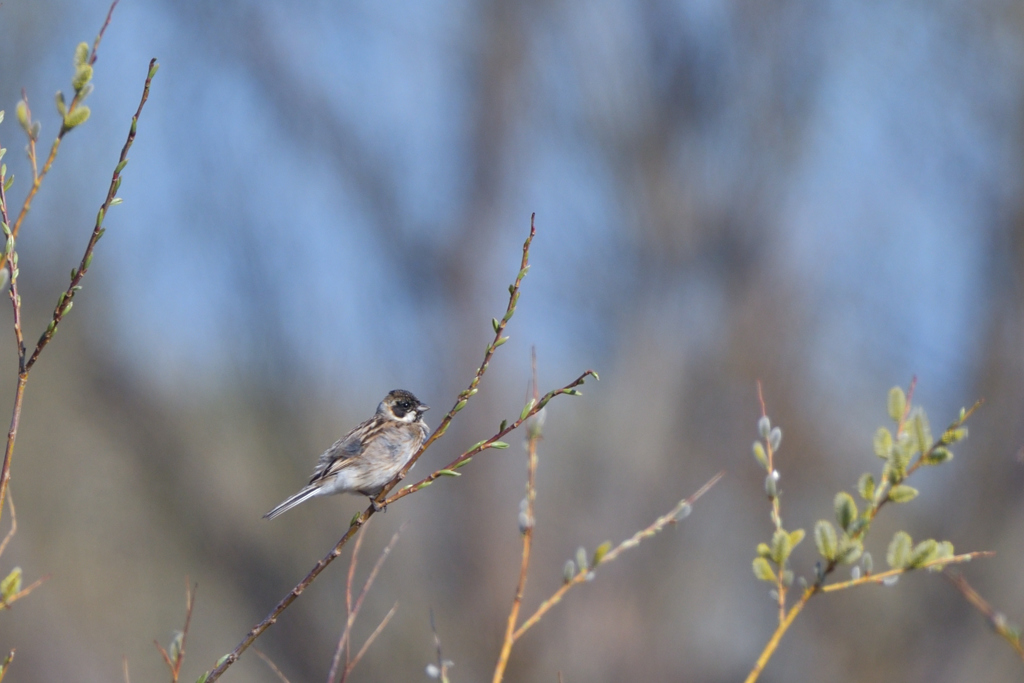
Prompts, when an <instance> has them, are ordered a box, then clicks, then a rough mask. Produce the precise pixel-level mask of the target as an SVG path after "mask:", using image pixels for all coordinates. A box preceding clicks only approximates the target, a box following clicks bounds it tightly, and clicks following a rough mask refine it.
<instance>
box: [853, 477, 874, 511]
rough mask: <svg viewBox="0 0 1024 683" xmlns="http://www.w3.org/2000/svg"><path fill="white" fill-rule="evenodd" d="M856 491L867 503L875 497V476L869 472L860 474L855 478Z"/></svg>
mask: <svg viewBox="0 0 1024 683" xmlns="http://www.w3.org/2000/svg"><path fill="white" fill-rule="evenodd" d="M857 493H859V494H860V497H861V498H863V499H864V500H866V501H868V502H869V503H870V502H871V501H873V500H874V499H875V477H874V475H873V474H871V473H870V472H865V473H864V474H862V475H860V479H858V480H857Z"/></svg>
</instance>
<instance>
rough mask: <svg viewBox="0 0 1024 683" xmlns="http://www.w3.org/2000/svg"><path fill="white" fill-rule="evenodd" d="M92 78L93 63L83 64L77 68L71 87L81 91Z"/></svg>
mask: <svg viewBox="0 0 1024 683" xmlns="http://www.w3.org/2000/svg"><path fill="white" fill-rule="evenodd" d="M91 80H92V65H90V64H82V65H81V66H79V67H78V68H77V69H76V70H75V77H74V78H72V79H71V87H72V88H74V89H75V91H76V92H77V91H80V90H81V89H82V88H84V87H85V86H86V84H88V83H89V81H91Z"/></svg>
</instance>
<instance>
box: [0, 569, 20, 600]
mask: <svg viewBox="0 0 1024 683" xmlns="http://www.w3.org/2000/svg"><path fill="white" fill-rule="evenodd" d="M20 590H21V567H15V568H14V569H12V570H11V573H10V574H8V575H7V576H6V577H5V578H4V579H3V580H2V581H0V596H2V597H3V600H4V602H7V601H9V600H10V599H11V598H12V597H14V595H15V594H16V593H17V592H18V591H20Z"/></svg>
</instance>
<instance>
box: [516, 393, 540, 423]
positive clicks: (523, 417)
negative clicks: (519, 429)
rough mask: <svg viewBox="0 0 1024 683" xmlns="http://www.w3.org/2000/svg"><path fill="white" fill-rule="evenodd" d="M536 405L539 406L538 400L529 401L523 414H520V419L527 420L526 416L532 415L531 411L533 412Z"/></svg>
mask: <svg viewBox="0 0 1024 683" xmlns="http://www.w3.org/2000/svg"><path fill="white" fill-rule="evenodd" d="M535 405H537V401H536V399H532V398H531V399H530V400H529V401H527V402H526V405H525V406H523V410H522V412H520V413H519V419H520V420H525V419H526V416H527V415H529V414H530V411H531V410H533V406H535Z"/></svg>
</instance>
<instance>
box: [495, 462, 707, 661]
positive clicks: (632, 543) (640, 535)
mask: <svg viewBox="0 0 1024 683" xmlns="http://www.w3.org/2000/svg"><path fill="white" fill-rule="evenodd" d="M724 476H725V472H719V473H718V474H716V475H715V476H713V477H712V478H711V479H710V480H708V482H707V483H706V484H704V485H703V486H701V487H700V488H699V489H697V491H696V492H695V493H694V494H693V495H691V496H690V497H689V498H686V499H685V500H681V501H679V503H678V504H677V505H676V506H675V507H674V508H672V509H671V510H669V511H668V512H667V513H666V514H664V515H662V516H661V517H658V518H657V519H656V520H654V522H653V523H652V524H651V525H650V526H648V527H647V528H645V529H642V530H640V531H638V532H636V533H635V534H633V535H632V536H631V537H629V538H627V539H626V540H625V541H623V542H622V543H620V544H619V545H617V546H615V547H614V548H612V549H611V550H609V551H608V553H607V554H606V555H605V556H604V558H603V559H602V560H601V564H605V563H608V562H611V561H612V560H614V559H615V558H617V557H618V556H619V555H621V554H622V553H624V552H625V551H627V550H629V549H630V548H635V547H637V546H638V545H640V541H642V540H644V539H645V538H650V537H651V536H654V535H655V534H657V533H658V532H659V531H661V530H662V529H664V528H665V527H666V526H668V525H670V524H675V523H676V522H677V521H678V519H679V518H680V517H683V516H685V515H686V511H688V510H689V509H690V508H691V507H692V506H693V504H694V503H695V502H696V501H697V499H698V498H700V497H701V496H703V495H704V494H705V493H707V491H708V489H710V488H711V487H712V486H714V485H715V484H717V483H718V480H719V479H721V478H722V477H724ZM595 568H596V567H589V568H588V567H580V570H579V572H578V573H577V574H576V575H575V576H573V577H572V578H571V579H569V580H568V581H566V582H565V583H564V584H562V586H561V588H559V589H558V590H557V591H555V592H554V593H553V594H552V595H551V597H549V598H548V599H547V600H545V601H544V602H542V603H541V604H540V607H538V608H537V611H536V612H534V613H533V615H532V616H530V618H529V619H527V620H526V621H524V622H523V624H522V626H520V627H519V628H518V629H516V631H515V633H513V634H512V640H513V641H516V640H519V639H520V638H522V636H523V634H524V633H526V632H527V631H529V630H530V628H532V627H533V626H534V625H536V624H537V622H538V621H540V620H541V619H542V618H543V617H544V615H545V614H547V613H548V611H549V610H550V609H551V608H552V607H554V606H555V605H557V604H558V603H559V602H561V601H562V598H563V597H565V594H566V593H568V592H569V590H571V589H572V588H573V587H575V586H578V585H580V584H581V583H584V582H586V581H587V578H588V577H589V575H590V573H591V572H592V571H593V570H594V569H595Z"/></svg>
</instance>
